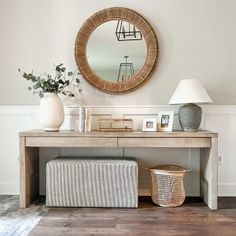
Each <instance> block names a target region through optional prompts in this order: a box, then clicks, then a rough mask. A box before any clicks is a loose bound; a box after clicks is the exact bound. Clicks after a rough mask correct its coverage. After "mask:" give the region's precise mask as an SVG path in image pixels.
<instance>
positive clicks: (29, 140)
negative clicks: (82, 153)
mask: <svg viewBox="0 0 236 236" xmlns="http://www.w3.org/2000/svg"><path fill="white" fill-rule="evenodd" d="M19 137H20V206H21V207H27V206H28V205H29V204H30V203H31V202H32V200H33V199H34V198H35V197H36V196H37V195H38V194H39V148H40V147H121V148H128V147H134V148H136V147H137V148H138V147H143V148H151V147H155V148H159V147H166V148H200V149H201V151H200V168H201V171H200V174H201V177H200V178H201V180H200V188H201V189H200V193H201V196H202V198H203V200H204V201H205V203H206V204H207V205H208V206H209V208H210V209H217V183H218V181H217V178H218V174H217V173H218V172H217V169H218V167H217V163H218V162H217V161H218V144H217V141H218V134H217V133H214V132H209V131H198V132H183V131H173V132H140V131H137V132H88V133H79V132H75V131H60V132H44V131H42V130H31V131H26V132H20V133H19Z"/></svg>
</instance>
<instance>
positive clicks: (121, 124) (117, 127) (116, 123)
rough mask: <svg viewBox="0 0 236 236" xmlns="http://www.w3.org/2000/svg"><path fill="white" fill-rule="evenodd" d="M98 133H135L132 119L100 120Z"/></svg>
mask: <svg viewBox="0 0 236 236" xmlns="http://www.w3.org/2000/svg"><path fill="white" fill-rule="evenodd" d="M97 127H98V131H121V132H122V131H133V120H132V119H100V120H98V121H97Z"/></svg>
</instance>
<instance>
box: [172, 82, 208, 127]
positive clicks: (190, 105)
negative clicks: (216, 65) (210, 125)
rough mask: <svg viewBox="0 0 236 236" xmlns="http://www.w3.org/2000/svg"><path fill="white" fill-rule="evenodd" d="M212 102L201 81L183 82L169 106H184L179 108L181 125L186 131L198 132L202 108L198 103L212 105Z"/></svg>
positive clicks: (180, 83)
mask: <svg viewBox="0 0 236 236" xmlns="http://www.w3.org/2000/svg"><path fill="white" fill-rule="evenodd" d="M211 102H212V100H211V98H210V97H209V95H208V94H207V92H206V90H205V89H204V87H203V85H202V83H201V81H200V80H196V79H185V80H181V81H180V82H179V84H178V86H177V88H176V90H175V92H174V94H173V95H172V97H171V99H170V101H169V104H184V105H183V106H181V107H180V108H179V123H180V126H181V127H182V129H183V130H184V131H197V130H198V128H199V126H200V123H201V119H202V108H201V107H200V106H198V105H197V104H196V103H211Z"/></svg>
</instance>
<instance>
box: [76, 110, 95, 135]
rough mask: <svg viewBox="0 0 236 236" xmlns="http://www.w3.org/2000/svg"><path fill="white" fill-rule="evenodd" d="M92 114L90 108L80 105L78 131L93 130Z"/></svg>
mask: <svg viewBox="0 0 236 236" xmlns="http://www.w3.org/2000/svg"><path fill="white" fill-rule="evenodd" d="M91 119H92V116H91V115H90V111H89V108H86V107H79V117H78V124H77V130H78V132H80V133H81V132H89V131H91V123H92V120H91Z"/></svg>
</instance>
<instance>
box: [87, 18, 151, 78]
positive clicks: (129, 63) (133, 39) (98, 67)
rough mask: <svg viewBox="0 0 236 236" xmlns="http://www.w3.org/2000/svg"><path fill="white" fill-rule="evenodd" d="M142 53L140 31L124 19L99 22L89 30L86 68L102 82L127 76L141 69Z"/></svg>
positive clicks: (143, 57)
mask: <svg viewBox="0 0 236 236" xmlns="http://www.w3.org/2000/svg"><path fill="white" fill-rule="evenodd" d="M121 23H122V25H121ZM120 25H121V27H120ZM119 38H120V39H121V40H119ZM146 56H147V46H146V42H145V40H144V38H143V37H142V34H141V32H140V31H139V29H138V28H137V27H135V26H133V25H132V24H130V23H128V22H125V21H122V22H120V21H118V20H112V21H108V22H105V23H103V24H101V25H100V26H99V27H97V28H96V29H95V30H94V31H93V32H92V34H91V35H90V37H89V40H88V44H87V59H88V62H89V65H90V67H91V68H92V70H93V71H94V72H95V73H96V74H97V75H98V76H99V77H100V78H101V79H104V80H106V81H112V82H122V81H125V80H129V79H131V78H132V77H134V76H135V75H136V74H137V73H138V72H139V71H140V70H141V69H142V67H143V65H144V64H145V61H146Z"/></svg>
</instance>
